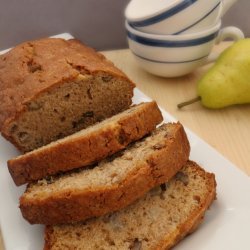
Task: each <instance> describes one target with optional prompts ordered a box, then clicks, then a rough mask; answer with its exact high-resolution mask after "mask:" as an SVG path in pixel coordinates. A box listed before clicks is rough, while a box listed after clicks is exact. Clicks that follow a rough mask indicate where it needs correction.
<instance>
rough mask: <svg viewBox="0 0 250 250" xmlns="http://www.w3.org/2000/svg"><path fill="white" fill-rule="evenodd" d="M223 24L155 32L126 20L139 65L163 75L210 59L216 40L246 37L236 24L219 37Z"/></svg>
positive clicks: (173, 74) (172, 74) (175, 73)
mask: <svg viewBox="0 0 250 250" xmlns="http://www.w3.org/2000/svg"><path fill="white" fill-rule="evenodd" d="M220 27H221V21H219V22H218V23H217V24H216V25H214V26H212V27H210V28H209V29H206V30H204V31H201V32H196V33H192V34H181V35H178V36H176V35H155V34H148V33H144V32H141V31H138V30H136V29H134V28H133V27H131V26H130V25H129V23H128V22H126V29H127V38H128V44H129V48H130V50H131V51H132V53H133V54H134V56H135V58H136V59H137V61H138V63H139V65H140V66H141V67H142V68H144V69H145V70H146V71H148V72H150V73H152V74H155V75H158V76H163V77H176V76H182V75H185V74H188V73H190V72H192V71H193V70H195V69H196V68H197V67H199V66H201V65H203V64H205V63H206V62H209V61H211V59H210V58H209V57H208V56H209V54H210V52H211V50H212V48H213V45H214V43H215V41H216V39H218V40H223V39H225V38H232V39H233V40H238V39H241V38H244V35H243V33H242V31H240V30H239V29H238V28H235V27H228V28H224V29H223V30H221V32H220V35H219V37H218V34H219V31H220ZM215 58H216V57H213V59H215Z"/></svg>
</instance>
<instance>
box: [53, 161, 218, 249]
mask: <svg viewBox="0 0 250 250" xmlns="http://www.w3.org/2000/svg"><path fill="white" fill-rule="evenodd" d="M188 164H189V165H192V167H193V168H194V169H195V171H196V172H197V174H198V175H201V176H204V179H205V180H206V182H207V187H208V192H207V196H206V199H204V200H202V202H201V203H200V204H199V207H197V208H196V209H195V210H193V211H192V213H190V215H189V217H188V219H187V220H186V221H185V222H184V223H182V224H180V225H179V226H178V228H177V229H176V230H175V231H174V232H173V233H172V235H170V236H169V235H168V237H166V238H164V239H163V240H162V241H161V242H159V244H158V245H157V246H156V247H155V248H154V249H152V250H168V249H171V248H172V247H173V246H175V245H176V244H177V243H178V242H180V241H181V240H182V239H183V238H184V237H186V236H187V235H189V234H191V233H193V232H194V231H195V230H196V229H197V228H198V226H199V225H200V224H201V222H202V220H203V218H204V216H205V213H206V211H207V209H208V208H209V207H210V205H211V204H212V202H213V201H214V200H215V199H216V185H217V184H216V180H215V175H214V174H213V173H208V172H205V170H204V169H202V168H200V167H199V166H198V165H197V164H196V163H195V162H193V161H189V162H188ZM48 249H49V248H48Z"/></svg>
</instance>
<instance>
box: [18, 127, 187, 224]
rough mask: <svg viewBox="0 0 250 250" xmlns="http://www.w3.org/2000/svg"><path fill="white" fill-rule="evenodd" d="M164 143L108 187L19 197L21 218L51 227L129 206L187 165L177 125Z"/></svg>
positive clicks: (184, 138) (184, 140)
mask: <svg viewBox="0 0 250 250" xmlns="http://www.w3.org/2000/svg"><path fill="white" fill-rule="evenodd" d="M164 140H165V144H164V143H163V144H164V145H165V146H163V147H159V148H156V149H155V150H154V153H153V154H151V155H150V156H148V157H147V159H144V160H143V161H141V162H140V163H138V168H137V169H139V170H138V171H133V172H131V173H130V174H128V175H127V176H126V177H125V178H124V180H123V181H122V182H120V183H118V184H112V185H111V186H110V187H109V188H107V187H106V188H102V187H98V188H95V187H92V189H91V190H84V191H81V190H69V191H62V192H60V191H58V192H56V193H55V194H54V195H50V196H49V197H46V198H44V199H43V198H42V199H39V198H38V199H32V198H30V199H29V198H28V199H27V197H26V196H25V194H24V195H23V196H22V197H21V198H20V209H21V212H22V215H23V217H24V218H25V219H26V220H28V221H29V222H30V223H31V224H36V223H38V224H46V225H54V224H61V223H70V222H77V221H82V220H85V219H87V218H91V217H96V216H101V215H104V214H106V213H109V212H113V211H117V210H119V209H121V208H123V207H125V206H127V205H129V204H131V203H132V202H134V201H135V200H137V199H138V198H140V197H141V196H143V195H144V194H145V193H146V192H147V191H149V190H150V189H151V188H153V187H154V186H157V185H159V184H161V183H164V182H166V181H168V180H169V179H170V178H172V177H173V176H174V175H175V174H176V172H178V171H179V170H180V169H181V167H182V166H183V165H184V164H185V163H186V162H187V160H188V158H189V153H190V146H189V142H188V139H187V136H186V133H185V131H184V129H183V127H182V125H181V124H180V123H177V124H176V126H175V129H174V132H173V133H171V135H169V136H167V137H164ZM48 211H49V213H48Z"/></svg>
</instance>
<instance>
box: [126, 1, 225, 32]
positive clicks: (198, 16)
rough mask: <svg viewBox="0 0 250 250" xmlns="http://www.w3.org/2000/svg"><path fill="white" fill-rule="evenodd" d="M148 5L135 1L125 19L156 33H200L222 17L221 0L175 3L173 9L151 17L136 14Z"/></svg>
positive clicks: (140, 28)
mask: <svg viewBox="0 0 250 250" xmlns="http://www.w3.org/2000/svg"><path fill="white" fill-rule="evenodd" d="M148 2H150V1H148ZM165 2H166V1H165ZM145 4H147V3H146V2H145V3H144V4H143V2H141V1H138V0H132V1H131V2H130V3H129V4H128V6H127V8H126V10H125V17H126V19H127V20H128V22H129V24H130V25H131V26H132V27H133V28H134V29H137V30H139V31H142V32H146V33H153V34H172V35H173V34H184V33H192V32H198V31H201V30H204V29H207V28H208V27H210V26H213V25H215V24H216V23H217V22H218V21H219V20H220V18H221V14H222V3H221V1H220V0H179V1H178V0H176V1H175V4H174V5H173V4H172V6H171V7H170V8H167V9H164V8H163V9H162V11H160V12H159V11H158V12H156V13H154V14H151V15H149V14H148V13H147V14H145V16H143V14H138V16H137V15H136V14H135V13H137V12H136V11H138V9H140V10H139V11H140V12H141V13H143V10H144V8H145ZM156 4H157V3H156ZM136 9H137V10H136ZM145 12H146V11H145Z"/></svg>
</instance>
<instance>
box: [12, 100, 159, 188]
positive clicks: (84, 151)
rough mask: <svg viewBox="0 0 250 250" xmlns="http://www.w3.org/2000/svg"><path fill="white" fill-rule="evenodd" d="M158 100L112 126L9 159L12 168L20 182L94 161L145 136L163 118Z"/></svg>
mask: <svg viewBox="0 0 250 250" xmlns="http://www.w3.org/2000/svg"><path fill="white" fill-rule="evenodd" d="M162 119H163V118H162V115H161V112H160V110H159V108H158V106H157V104H156V102H150V103H144V104H140V105H138V110H136V112H133V114H130V113H128V112H126V113H125V115H124V116H123V117H121V118H120V119H119V120H117V121H115V122H114V121H112V118H111V121H110V123H109V126H105V127H104V128H105V129H103V127H100V128H99V129H98V130H96V131H95V132H94V133H93V132H90V133H89V134H85V135H84V136H81V135H79V136H78V137H75V138H74V139H71V137H69V139H68V140H67V141H65V140H63V142H60V141H59V142H58V143H57V144H54V146H51V147H49V145H48V147H45V148H44V149H42V150H37V151H32V152H30V153H27V154H25V155H23V156H21V157H17V158H15V159H11V160H9V161H8V168H9V171H10V173H11V176H12V178H13V180H14V182H15V184H16V185H22V184H24V183H27V182H31V181H34V180H39V179H42V178H44V177H46V176H48V175H54V174H56V173H58V172H65V171H68V170H71V169H75V168H78V167H83V166H87V165H91V164H93V163H95V162H97V161H99V160H101V159H104V158H105V157H107V156H109V155H111V154H114V153H115V152H117V151H119V150H121V149H124V148H125V147H126V146H127V145H128V144H129V143H131V142H132V141H136V140H138V139H140V138H142V137H143V136H144V135H146V134H148V133H149V132H151V131H152V130H154V129H155V127H156V125H157V124H159V123H160V122H161V121H162Z"/></svg>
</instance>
